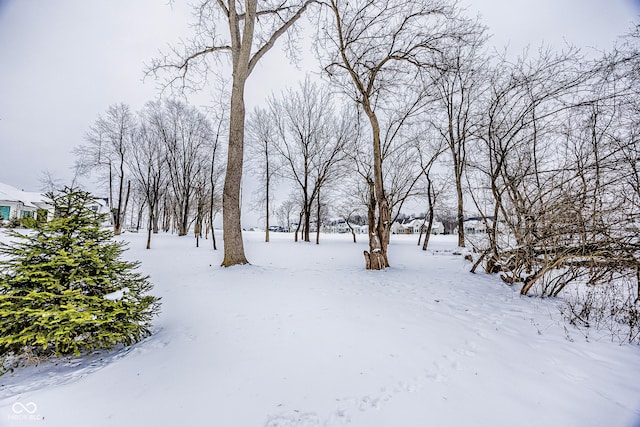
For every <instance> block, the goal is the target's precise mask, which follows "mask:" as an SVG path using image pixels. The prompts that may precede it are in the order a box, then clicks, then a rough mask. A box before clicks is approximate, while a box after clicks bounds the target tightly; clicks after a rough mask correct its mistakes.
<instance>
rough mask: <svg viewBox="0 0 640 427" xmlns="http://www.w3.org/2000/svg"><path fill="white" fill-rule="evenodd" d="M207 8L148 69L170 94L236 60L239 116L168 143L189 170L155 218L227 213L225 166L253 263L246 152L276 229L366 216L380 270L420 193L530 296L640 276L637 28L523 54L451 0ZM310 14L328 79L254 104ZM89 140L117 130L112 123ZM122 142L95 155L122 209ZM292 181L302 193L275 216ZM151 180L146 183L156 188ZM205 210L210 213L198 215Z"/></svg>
mask: <svg viewBox="0 0 640 427" xmlns="http://www.w3.org/2000/svg"><path fill="white" fill-rule="evenodd" d="M196 6H197V8H196V9H195V10H196V17H197V20H196V22H195V24H194V30H195V31H194V36H193V38H192V39H191V40H188V41H186V42H185V43H184V44H182V45H181V46H180V47H174V48H172V49H171V50H170V51H169V52H168V53H167V54H166V55H163V56H161V57H160V58H156V59H155V60H153V61H152V63H151V64H149V66H148V67H147V69H146V73H147V74H148V75H153V76H155V77H157V78H158V79H159V82H160V83H161V85H162V86H163V87H164V88H166V89H171V90H175V91H178V92H180V93H184V92H185V91H186V92H188V91H190V90H200V89H201V88H202V87H204V86H206V85H207V82H208V75H209V74H210V73H216V72H217V71H219V72H220V73H222V72H224V71H223V70H224V68H223V67H218V63H217V62H215V59H220V58H223V57H225V55H226V57H227V58H228V59H229V60H230V64H231V70H230V71H231V85H230V86H231V88H230V91H229V92H228V95H227V96H228V105H229V116H228V118H227V119H225V118H224V117H223V116H221V117H220V118H219V120H220V121H219V122H217V123H222V122H223V121H224V125H220V126H219V127H218V129H217V130H216V131H213V130H212V128H213V126H212V125H209V126H208V127H207V129H208V131H207V132H209V134H208V136H207V137H203V138H202V140H203V141H204V140H205V139H206V140H207V141H206V142H202V147H207V148H206V149H204V148H199V149H201V150H203V151H205V152H206V153H207V154H206V155H201V156H200V157H198V156H196V157H197V158H200V161H191V160H189V158H190V157H189V155H188V154H187V153H186V152H184V151H180V152H178V150H175V149H174V148H175V147H174V146H173V145H171V144H168V145H166V146H165V147H164V148H163V149H162V150H163V154H162V158H163V159H168V161H167V162H166V163H167V167H170V168H173V169H174V170H170V171H169V173H168V174H162V176H163V177H164V178H166V179H168V180H169V184H170V185H168V184H165V187H162V184H160V187H162V188H170V189H171V191H170V193H171V194H172V195H171V197H170V198H162V199H158V200H155V197H156V196H155V194H157V192H156V191H155V190H153V189H152V190H151V191H150V193H149V195H148V196H145V200H146V202H147V206H148V208H149V209H151V206H153V209H154V210H153V215H155V217H154V218H155V220H156V221H157V220H158V216H159V215H160V211H162V212H172V214H171V218H173V220H174V221H175V222H176V224H178V230H179V233H180V234H183V233H185V232H186V229H187V228H188V227H187V226H188V225H189V223H190V221H192V222H193V223H200V222H201V221H204V222H202V223H201V224H205V226H206V224H209V223H210V221H209V222H207V218H208V217H209V216H210V215H211V213H212V212H215V206H217V205H216V203H215V200H217V199H216V197H219V196H216V193H215V189H217V188H218V186H217V181H216V179H214V178H213V176H214V175H216V176H219V175H221V174H224V184H223V191H222V197H221V199H222V207H223V209H222V215H223V224H224V240H225V257H224V261H223V265H225V266H228V265H234V264H242V263H245V262H247V260H246V257H245V255H244V249H243V245H242V238H241V237H242V234H241V229H240V204H239V203H240V182H241V181H242V176H243V173H244V171H245V169H246V167H247V162H245V157H247V158H248V159H249V162H248V163H249V164H250V166H251V168H252V171H253V173H254V175H255V176H256V177H257V178H258V180H259V181H260V183H261V184H260V186H261V190H260V196H259V197H258V199H259V202H260V203H259V204H260V206H261V210H263V212H264V214H263V216H264V218H265V222H266V224H267V227H266V228H267V230H268V225H269V221H270V217H271V216H272V215H274V214H275V215H276V216H278V217H280V216H282V217H283V218H286V220H287V222H293V223H297V226H298V229H297V230H296V233H295V236H296V237H295V238H296V239H297V236H298V232H300V235H301V239H302V240H304V241H310V239H311V237H310V233H311V228H312V227H311V222H312V221H314V220H315V221H316V223H317V224H320V221H321V218H322V216H323V215H325V216H326V215H328V214H331V215H334V216H341V217H344V218H346V219H347V221H348V219H349V218H350V217H352V216H359V217H363V216H365V217H366V218H367V224H368V227H369V233H368V234H369V250H368V251H367V252H366V253H365V258H366V259H365V261H366V266H367V268H370V269H384V268H386V267H388V266H389V265H390V260H389V256H388V250H387V248H388V243H389V238H390V227H391V224H392V223H393V220H394V218H397V216H398V215H399V214H400V212H401V209H402V208H403V206H406V203H407V202H408V201H413V202H414V203H415V202H416V201H417V203H422V204H423V205H424V206H425V211H426V212H428V213H429V215H428V216H429V217H430V219H429V221H433V218H434V217H435V215H437V212H438V211H440V212H443V211H447V210H453V211H454V212H455V213H454V216H455V219H456V221H457V232H458V245H459V246H467V245H469V243H472V244H473V249H474V250H475V254H476V255H475V257H474V264H475V265H474V267H473V269H474V271H475V270H476V269H477V268H478V267H480V266H482V267H483V268H484V269H485V270H486V271H490V272H498V271H499V272H501V273H502V277H503V279H504V280H505V281H507V282H509V283H520V284H521V285H522V287H521V292H522V293H523V294H528V293H530V292H532V290H534V289H535V290H536V292H538V293H540V294H541V295H557V294H558V292H560V290H561V289H562V288H563V287H564V286H565V285H566V284H567V283H571V282H572V281H573V280H577V279H578V278H584V277H588V280H589V281H590V282H597V281H602V280H608V279H610V278H611V277H613V276H612V275H618V276H619V275H630V274H633V275H637V274H638V273H637V270H638V268H637V267H638V263H639V261H638V259H639V256H638V240H637V237H636V236H637V224H638V213H637V212H638V204H639V201H640V193H639V185H638V182H639V178H638V172H637V170H638V164H637V159H638V149H637V146H638V144H637V132H638V130H637V128H638V126H637V124H638V103H637V102H638V101H637V99H638V96H637V95H638V83H637V81H638V78H637V77H638V64H639V61H638V41H639V36H638V30H637V28H635V29H633V30H632V31H630V32H629V33H628V34H627V35H625V36H624V37H622V38H621V39H620V41H619V42H618V43H617V44H616V46H615V47H614V48H613V49H611V50H610V51H608V52H601V53H594V52H589V54H588V55H587V53H586V52H583V51H580V50H579V49H576V48H572V47H566V48H565V49H564V50H556V49H551V48H546V47H541V48H540V49H538V50H537V51H534V50H526V51H524V52H522V53H521V55H519V56H518V57H517V58H512V57H511V56H509V55H507V53H506V52H495V51H494V52H491V51H490V50H489V48H488V40H489V37H488V35H487V29H486V28H485V27H484V26H483V25H482V23H481V22H479V21H478V20H477V19H472V18H469V17H467V16H465V14H464V13H463V11H462V10H461V8H460V7H459V6H458V5H457V4H456V3H455V2H450V1H447V0H429V1H419V2H414V1H408V0H407V1H402V0H395V1H390V0H376V1H349V2H347V1H341V0H328V1H325V2H319V1H300V0H297V1H296V0H292V1H284V2H277V3H273V4H272V2H269V1H261V2H257V1H255V0H247V1H244V2H239V1H215V2H214V1H210V0H202V1H200V2H199V3H198V4H197V5H196ZM310 10H313V11H314V12H313V13H309V11H310ZM304 15H308V16H309V17H310V19H309V23H308V24H307V25H308V26H310V27H311V28H315V31H314V46H315V52H316V54H317V58H318V64H319V70H321V74H322V77H323V79H322V80H321V81H312V80H311V79H307V80H305V81H304V82H302V83H300V84H299V86H298V87H297V88H291V89H289V90H287V91H285V92H284V93H283V94H280V95H278V94H274V95H273V96H272V97H271V98H270V99H269V100H267V102H266V103H265V105H264V106H261V107H259V108H257V109H255V110H254V111H252V112H249V113H248V114H247V113H246V111H245V104H244V96H245V83H246V79H247V78H248V76H249V75H250V74H251V73H252V72H253V71H254V70H255V66H256V64H257V63H258V61H260V59H261V58H262V57H263V56H264V55H265V54H266V52H267V51H268V50H270V49H271V48H272V47H273V46H274V44H275V43H276V41H277V40H279V39H280V38H284V39H285V40H287V41H288V43H287V45H288V46H293V47H294V48H295V42H296V38H297V37H299V34H300V33H301V32H300V31H299V28H298V30H296V28H297V26H298V25H299V23H300V18H301V17H302V16H304ZM294 50H295V49H294ZM158 108H159V107H158ZM185 108H186V107H185ZM109 115H111V113H109ZM144 115H150V113H145V114H144ZM151 116H153V114H151ZM109 120H112V119H109ZM112 121H113V123H112V125H113V126H115V123H116V121H115V120H112ZM149 123H150V125H149V126H150V130H149V132H150V133H151V134H152V135H155V134H159V135H160V136H161V137H162V138H164V137H165V136H166V135H165V134H163V133H162V131H160V133H158V130H157V129H163V126H164V123H165V122H162V124H161V125H159V124H158V123H155V122H154V121H153V120H152V121H150V122H149ZM153 123H155V124H153ZM167 123H172V122H171V120H168V121H167ZM123 126H124V127H126V126H125V125H124V124H123ZM143 128H144V127H142V128H141V129H143ZM223 128H224V129H228V131H224V130H223ZM90 134H91V135H92V137H93V139H94V140H96V141H97V140H101V138H103V137H102V136H101V135H102V131H101V130H100V129H99V126H98V123H96V126H95V128H94V129H92V131H91V132H90ZM221 138H227V139H228V142H227V144H225V148H227V150H226V157H227V158H226V162H224V163H225V167H224V169H223V170H224V172H221V170H222V169H219V168H216V167H215V166H216V160H215V159H214V160H212V158H213V157H212V156H214V157H215V156H217V157H218V158H220V157H221V150H220V149H219V148H217V147H218V141H219V140H220V139H221ZM111 140H113V141H114V143H112V144H111V145H112V146H113V150H112V152H113V155H111V154H110V158H109V159H108V160H107V161H105V160H104V155H103V154H101V153H100V150H98V155H96V147H99V146H100V144H97V145H96V144H95V143H92V144H89V147H93V149H92V150H85V151H88V152H89V154H90V155H89V158H92V159H94V161H93V163H91V162H89V164H95V165H96V166H95V167H97V168H101V170H102V171H103V173H104V174H107V173H108V175H109V182H110V183H111V182H112V181H113V182H114V184H113V185H111V186H110V188H112V191H113V194H115V195H117V197H113V198H112V200H114V201H116V202H117V206H114V212H123V211H124V210H123V209H122V206H121V202H120V200H124V203H125V204H126V200H127V197H126V194H127V193H128V185H125V181H123V180H122V176H123V173H122V172H121V171H123V166H122V165H125V164H126V162H124V159H123V160H118V159H119V156H120V155H119V154H118V141H119V139H118V138H113V137H112V138H111ZM165 140H167V141H168V140H171V138H168V139H167V138H165ZM214 140H215V143H214V142H212V141H214ZM194 142H195V141H194ZM194 147H198V144H195V146H194ZM214 147H216V148H214ZM245 150H246V151H247V153H245ZM91 153H93V154H91ZM212 153H217V154H215V155H214V154H212ZM101 156H102V157H101ZM204 158H206V159H207V161H206V162H204V161H202V160H203V159H204ZM100 159H102V160H100ZM184 162H186V163H184ZM143 163H144V162H143ZM205 163H206V164H205ZM221 163H222V162H221ZM100 165H101V166H100ZM172 165H173V166H172ZM176 165H181V166H180V167H175V166H176ZM191 165H199V166H196V167H194V168H192V167H191ZM107 166H108V167H107ZM131 169H132V170H133V169H135V168H131ZM214 171H218V172H214ZM138 175H141V174H140V173H138ZM195 177H199V178H195ZM206 177H208V179H205V178H206ZM190 179H192V180H193V181H189V180H190ZM280 179H286V180H288V181H289V182H290V183H292V188H293V193H292V196H291V198H290V200H287V201H285V202H284V203H282V204H281V205H280V206H279V208H278V209H276V208H275V206H274V201H273V200H274V198H273V192H274V185H276V183H277V182H278V180H280ZM148 181H149V180H148V179H145V178H143V177H142V176H140V178H139V179H137V180H136V182H139V183H140V185H141V186H142V187H143V188H145V185H146V186H147V187H149V184H148ZM145 182H147V184H145ZM151 187H152V186H151ZM166 194H168V193H166ZM203 201H206V203H205V202H203ZM192 203H194V204H195V206H200V205H201V206H202V208H201V209H200V210H199V209H195V210H194V211H193V214H190V213H189V210H188V209H187V208H189V209H190V208H191V207H192V206H194V205H193V204H192ZM160 205H162V207H163V209H158V206H160ZM449 207H450V208H451V209H448V208H449ZM165 208H166V209H165ZM276 211H279V212H277V213H276ZM285 211H287V214H286V215H284V213H285ZM149 212H150V213H149V217H151V216H152V213H151V211H149ZM198 212H199V213H198ZM469 212H474V213H477V216H479V217H480V218H481V220H482V221H483V222H484V223H485V228H486V230H487V231H488V232H487V234H486V235H485V236H484V238H483V239H481V240H478V239H472V240H473V241H471V240H470V239H467V238H466V236H465V224H464V220H465V215H466V214H468V213H469ZM190 215H191V216H190ZM292 215H293V220H291V216H292ZM296 216H297V218H296ZM167 217H168V216H163V218H165V219H166V218H167ZM199 218H204V220H202V219H199ZM115 221H116V222H117V221H118V218H117V215H116V218H115ZM163 223H164V222H163ZM209 226H210V225H209ZM318 228H319V227H318ZM267 233H268V231H267ZM318 238H319V236H316V241H317V240H318ZM265 239H266V240H268V234H267V235H266V236H265Z"/></svg>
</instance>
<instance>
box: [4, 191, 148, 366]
mask: <svg viewBox="0 0 640 427" xmlns="http://www.w3.org/2000/svg"><path fill="white" fill-rule="evenodd" d="M47 197H48V198H49V199H51V204H52V205H53V206H54V208H55V212H56V215H55V218H54V219H53V220H52V221H50V222H47V223H37V222H36V223H35V224H34V231H33V232H31V233H28V234H27V233H19V232H17V231H9V235H10V236H11V237H12V239H11V240H12V242H13V243H9V244H1V245H0V255H3V257H2V260H1V261H0V357H5V358H6V357H7V356H9V357H11V358H13V359H14V360H18V363H19V360H20V358H25V357H26V356H27V355H29V357H32V356H35V357H49V356H62V355H68V354H75V355H80V354H81V353H86V352H89V351H91V350H94V349H109V348H113V347H115V346H117V345H119V344H126V345H129V344H132V343H135V342H137V341H139V340H141V339H142V338H144V337H146V336H148V335H149V334H150V327H151V319H152V318H153V316H154V315H156V314H157V313H158V311H159V299H158V298H155V297H153V296H150V295H147V294H146V293H147V292H148V291H150V290H151V289H152V285H151V283H150V282H149V280H148V277H147V276H142V275H141V274H139V273H137V272H136V271H135V269H136V268H137V266H138V264H139V263H136V262H128V261H124V260H122V259H121V255H122V253H123V252H124V250H125V244H124V243H119V242H115V241H114V240H113V239H112V237H113V234H112V232H110V231H108V230H103V229H101V228H100V224H101V222H102V220H103V218H102V215H100V214H97V213H95V212H93V211H92V210H91V209H90V208H88V207H87V206H88V205H89V203H90V202H91V201H92V198H91V195H90V194H89V193H87V192H83V191H78V190H74V189H70V188H65V189H64V190H62V191H61V192H60V193H57V194H53V193H48V194H47Z"/></svg>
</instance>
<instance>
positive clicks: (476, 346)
mask: <svg viewBox="0 0 640 427" xmlns="http://www.w3.org/2000/svg"><path fill="white" fill-rule="evenodd" d="M123 239H125V240H127V241H129V242H130V250H129V251H128V252H127V253H126V256H127V257H128V258H131V259H139V260H140V261H141V262H142V266H141V269H142V272H143V273H145V274H149V275H150V276H151V281H152V282H153V283H154V284H155V289H154V294H155V295H158V296H161V297H162V303H163V305H162V313H161V315H160V316H159V317H158V318H157V319H156V322H155V333H154V335H153V336H151V337H149V338H147V339H146V340H144V341H143V342H141V343H139V344H137V345H135V346H133V347H130V348H123V349H119V350H117V351H114V352H110V353H102V354H96V355H92V356H90V357H87V358H84V359H69V360H67V361H66V362H64V363H58V364H54V363H52V362H44V363H41V364H40V365H39V366H38V367H34V366H32V367H29V368H26V369H22V370H18V371H16V372H14V373H8V374H5V375H4V376H1V377H0V384H1V385H0V425H7V426H14V425H20V426H24V425H26V424H25V422H24V421H25V420H33V422H36V421H37V423H36V424H29V425H46V426H69V427H74V426H96V427H98V426H204V425H207V426H268V427H276V426H278V427H282V426H342V425H350V426H367V427H369V426H374V427H375V426H407V427H410V426H445V425H446V426H470V425H473V426H543V425H544V426H603V425H607V426H633V425H640V381H638V379H640V363H638V361H639V360H640V358H639V356H640V349H639V348H638V347H637V346H632V345H623V346H620V345H618V344H615V343H612V342H611V340H610V339H608V338H606V337H605V336H603V337H601V338H600V339H596V340H594V339H593V335H590V340H589V341H587V340H585V339H584V337H582V336H580V333H579V332H578V331H577V330H575V329H571V327H568V326H567V328H565V325H564V323H563V322H562V320H561V316H560V315H559V313H558V309H557V307H556V306H557V304H559V302H558V301H556V300H552V299H545V300H541V299H536V298H528V297H521V296H520V295H519V294H518V293H517V291H516V290H515V289H511V288H509V287H508V286H506V285H504V284H502V283H501V282H500V281H499V280H497V279H496V278H495V277H494V276H489V275H485V274H477V275H473V274H470V273H469V272H468V270H469V268H470V264H468V263H467V262H465V261H464V260H463V257H462V256H460V255H455V254H454V252H456V248H455V236H432V237H431V240H430V247H431V250H430V251H428V252H423V251H421V250H419V247H418V246H417V244H416V243H417V237H416V236H393V237H392V239H393V240H392V243H391V245H390V247H389V256H390V262H391V264H392V268H390V269H388V270H386V271H383V272H380V271H365V270H364V269H363V266H364V258H363V256H362V252H363V250H365V249H367V245H366V242H362V243H358V244H353V243H352V242H351V236H350V235H344V234H343V235H322V236H321V240H320V242H321V243H320V245H315V244H313V243H312V244H309V243H293V241H292V240H293V238H292V235H291V234H285V233H270V239H271V242H270V243H264V242H263V241H262V240H263V239H264V235H263V234H262V233H259V232H247V233H245V248H246V252H247V257H248V259H249V260H250V261H251V262H252V265H249V266H241V267H232V268H228V269H223V268H221V267H219V264H220V262H221V258H222V252H221V251H217V252H213V250H212V249H210V241H205V240H203V241H201V242H200V243H201V247H200V248H195V240H194V239H193V238H192V237H177V236H171V235H159V236H154V239H153V240H152V247H153V249H152V250H150V251H146V250H144V249H143V248H144V245H145V235H144V233H139V234H125V235H124V236H123ZM221 240H222V239H221V238H220V239H219V241H221ZM456 253H457V252H456ZM16 404H19V405H18V406H16ZM23 408H29V409H34V408H35V410H34V411H33V413H27V412H26V411H24V410H23ZM16 409H17V410H19V411H21V413H20V414H18V413H17V411H16Z"/></svg>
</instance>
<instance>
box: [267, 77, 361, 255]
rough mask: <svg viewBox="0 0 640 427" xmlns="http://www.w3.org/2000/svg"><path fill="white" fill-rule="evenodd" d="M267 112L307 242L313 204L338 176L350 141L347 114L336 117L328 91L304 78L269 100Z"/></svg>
mask: <svg viewBox="0 0 640 427" xmlns="http://www.w3.org/2000/svg"><path fill="white" fill-rule="evenodd" d="M269 108H270V116H271V122H272V123H274V124H275V129H274V133H275V135H276V138H277V139H276V145H275V146H276V149H277V151H278V153H279V154H280V156H282V158H283V159H284V164H285V165H284V166H283V168H282V173H283V175H284V176H286V177H287V178H289V179H290V180H291V181H293V182H294V184H295V185H296V186H297V187H298V189H299V192H300V199H301V201H302V212H301V219H302V221H303V223H302V225H303V229H302V232H303V240H304V241H305V242H309V241H310V228H311V217H312V207H313V204H314V201H317V199H318V195H319V194H320V191H321V189H322V188H323V186H325V185H326V184H327V183H328V182H329V181H330V180H332V179H333V178H334V177H335V176H336V174H337V173H339V172H340V169H339V167H338V164H339V163H340V162H341V161H342V160H343V159H344V158H345V155H346V153H345V147H346V145H347V144H348V143H350V142H352V141H353V133H352V121H353V119H352V116H351V115H350V114H349V111H348V110H344V111H343V112H342V113H341V114H337V113H336V112H335V110H334V107H333V103H332V102H331V98H330V94H329V92H328V90H327V89H326V88H324V87H320V86H318V85H317V84H315V83H313V82H311V80H309V79H308V78H307V79H306V80H305V81H304V82H303V83H301V84H300V87H299V90H298V91H293V90H288V91H287V92H286V93H285V95H284V96H283V98H282V99H281V100H278V99H275V98H273V97H272V98H271V99H270V100H269Z"/></svg>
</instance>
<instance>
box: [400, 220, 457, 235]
mask: <svg viewBox="0 0 640 427" xmlns="http://www.w3.org/2000/svg"><path fill="white" fill-rule="evenodd" d="M427 225H428V224H426V223H425V222H424V218H409V219H404V220H401V221H396V222H394V223H393V224H391V234H420V229H422V228H423V227H424V230H426V227H427ZM431 234H444V225H443V224H442V223H441V222H439V221H434V222H433V226H432V227H431Z"/></svg>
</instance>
